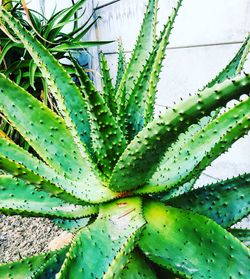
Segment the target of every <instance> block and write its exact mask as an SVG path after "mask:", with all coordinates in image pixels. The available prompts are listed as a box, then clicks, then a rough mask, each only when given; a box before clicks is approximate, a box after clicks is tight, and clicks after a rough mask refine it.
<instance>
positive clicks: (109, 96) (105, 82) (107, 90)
mask: <svg viewBox="0 0 250 279" xmlns="http://www.w3.org/2000/svg"><path fill="white" fill-rule="evenodd" d="M100 59H101V61H100V63H101V70H102V88H103V90H102V94H103V98H104V100H105V103H106V104H107V106H108V107H109V109H110V111H111V112H112V114H113V116H115V115H116V110H117V108H116V102H115V89H114V87H113V84H112V79H111V77H110V70H109V67H108V62H107V60H106V58H105V56H104V54H103V53H101V55H100Z"/></svg>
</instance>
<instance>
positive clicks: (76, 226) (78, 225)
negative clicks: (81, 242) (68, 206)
mask: <svg viewBox="0 0 250 279" xmlns="http://www.w3.org/2000/svg"><path fill="white" fill-rule="evenodd" d="M90 220H91V217H84V218H80V219H74V220H69V219H61V218H56V219H53V222H54V223H55V224H56V225H57V226H58V227H60V228H62V229H64V230H66V231H70V232H72V233H75V232H76V231H78V230H80V229H82V228H83V227H86V226H87V225H88V224H89V222H90Z"/></svg>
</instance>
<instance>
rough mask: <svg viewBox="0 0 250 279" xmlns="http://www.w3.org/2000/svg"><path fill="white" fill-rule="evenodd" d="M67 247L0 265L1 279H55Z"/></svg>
mask: <svg viewBox="0 0 250 279" xmlns="http://www.w3.org/2000/svg"><path fill="white" fill-rule="evenodd" d="M68 248H69V247H68V246H67V247H65V248H63V249H61V250H57V251H53V252H49V253H47V254H41V255H38V256H33V257H29V258H25V259H22V260H20V261H17V262H10V263H7V264H0V278H1V279H9V278H15V279H24V278H36V279H45V278H50V279H55V278H56V273H57V272H58V271H59V270H60V267H61V265H62V263H63V261H64V259H65V256H66V253H67V251H68Z"/></svg>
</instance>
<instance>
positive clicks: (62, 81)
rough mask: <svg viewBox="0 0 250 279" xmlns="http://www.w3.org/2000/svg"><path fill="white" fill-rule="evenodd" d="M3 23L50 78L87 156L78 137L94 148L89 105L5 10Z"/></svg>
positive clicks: (0, 18)
mask: <svg viewBox="0 0 250 279" xmlns="http://www.w3.org/2000/svg"><path fill="white" fill-rule="evenodd" d="M0 21H1V23H2V24H6V25H8V26H9V28H11V29H12V30H13V31H14V32H15V33H16V35H17V36H18V38H19V39H20V40H21V41H22V43H23V44H24V47H25V48H26V49H27V51H28V52H29V53H30V55H31V56H32V58H33V59H34V62H35V63H36V64H37V66H38V67H39V69H40V70H41V72H42V74H43V76H44V78H46V82H47V85H48V88H49V90H50V93H51V94H52V95H53V96H54V98H55V99H56V101H57V105H58V108H59V110H60V113H61V114H62V116H63V117H64V119H65V122H66V124H67V126H68V127H69V128H70V132H71V133H72V134H73V135H74V137H75V141H76V142H77V143H78V145H79V146H80V147H81V149H82V152H83V153H86V154H85V156H87V152H85V148H84V147H83V145H82V144H80V143H79V140H78V137H80V139H81V141H82V142H83V143H84V144H85V145H86V147H87V149H88V150H90V149H91V142H90V125H89V123H88V115H87V111H86V104H85V102H84V100H83V98H82V96H81V93H80V91H79V89H78V88H77V86H76V85H75V84H74V82H73V81H72V78H71V77H70V76H69V75H68V74H67V72H66V71H65V70H64V68H63V67H62V66H61V65H60V64H59V62H58V61H57V60H56V59H55V58H54V57H53V56H52V55H51V54H50V53H49V52H48V51H47V49H46V48H45V47H44V46H43V45H42V44H41V43H39V42H38V41H37V40H36V39H34V38H33V37H32V35H31V34H30V33H29V32H28V31H27V30H25V29H24V28H23V27H22V26H21V24H20V23H19V22H18V21H17V20H15V19H14V18H13V17H12V16H11V15H10V14H9V13H8V12H7V11H5V10H4V9H3V8H1V9H0Z"/></svg>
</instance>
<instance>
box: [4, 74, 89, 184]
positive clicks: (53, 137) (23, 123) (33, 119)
mask: <svg viewBox="0 0 250 279" xmlns="http://www.w3.org/2000/svg"><path fill="white" fill-rule="evenodd" d="M0 89H1V94H0V102H1V104H0V110H1V111H2V112H3V113H4V115H5V116H6V117H7V118H8V119H9V120H10V121H11V122H12V123H13V125H14V126H15V127H16V129H17V130H18V131H19V132H20V133H21V134H22V136H23V137H24V138H25V139H26V141H27V142H28V143H29V144H30V145H31V146H32V147H33V148H34V149H35V150H36V152H37V153H38V154H39V155H40V156H41V158H43V159H44V161H45V162H46V163H48V164H49V165H50V166H51V167H53V168H54V169H55V170H56V171H58V172H62V173H63V174H64V175H65V176H66V177H69V178H71V179H73V180H77V179H80V177H83V176H85V173H86V170H88V169H89V167H88V166H87V163H86V161H87V159H86V160H83V159H82V154H81V153H80V151H79V149H78V147H77V146H76V143H75V141H74V138H73V136H72V135H71V133H70V131H69V130H68V129H67V127H66V125H65V123H64V120H63V119H62V118H61V117H59V116H57V115H56V114H55V113H53V112H52V111H51V110H50V109H48V108H47V107H46V106H44V105H43V104H42V103H41V102H39V101H38V100H37V99H35V98H34V97H32V96H31V95H30V94H29V93H28V92H26V91H25V90H23V89H22V88H21V87H19V86H17V85H15V84H14V83H13V82H11V81H10V80H8V79H7V78H6V77H4V76H3V75H2V74H1V75H0ZM27 110H28V113H27ZM41 135H43V136H42V137H41ZM72 165H74V168H72Z"/></svg>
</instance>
